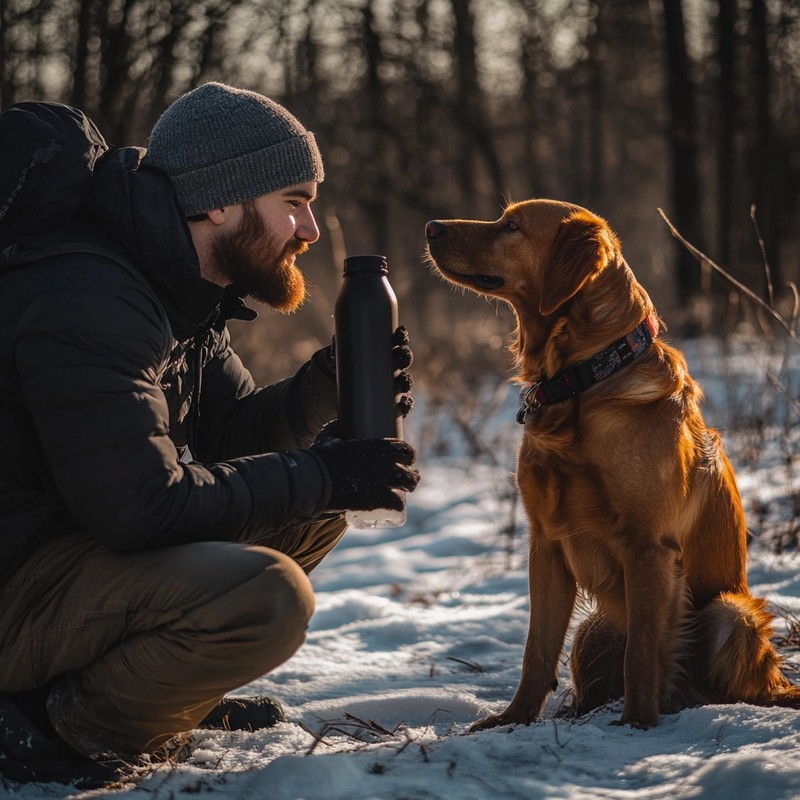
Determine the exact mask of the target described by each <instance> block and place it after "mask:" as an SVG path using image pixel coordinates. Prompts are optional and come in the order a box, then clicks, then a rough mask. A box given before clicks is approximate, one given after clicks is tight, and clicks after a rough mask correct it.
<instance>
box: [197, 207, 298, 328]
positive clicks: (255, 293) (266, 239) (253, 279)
mask: <svg viewBox="0 0 800 800" xmlns="http://www.w3.org/2000/svg"><path fill="white" fill-rule="evenodd" d="M243 209H244V213H243V216H242V221H241V222H240V223H239V227H238V228H237V229H236V230H235V231H232V232H230V233H223V234H220V235H219V236H218V237H217V238H216V239H215V240H214V242H213V244H212V251H211V255H212V258H213V259H214V264H215V266H216V268H217V271H218V272H219V274H220V276H221V277H223V278H225V279H226V280H227V281H229V282H230V283H232V284H233V286H234V288H235V290H236V292H237V294H239V295H240V296H242V297H244V296H245V295H249V296H250V297H252V298H253V299H254V300H258V301H259V302H261V303H266V304H267V305H270V306H272V307H273V308H275V309H277V310H278V311H282V312H284V313H287V314H288V313H290V312H292V311H296V310H297V309H298V308H299V307H300V306H301V305H302V304H303V301H304V300H305V298H306V284H305V279H304V278H303V273H302V272H301V271H300V270H299V269H298V268H297V267H296V266H295V265H294V259H293V256H294V255H299V254H300V253H305V251H306V250H308V243H307V242H304V241H302V240H300V239H290V240H289V241H288V242H286V244H285V245H281V243H280V242H279V241H278V239H277V237H275V236H274V235H272V234H271V233H270V232H269V231H268V230H267V227H266V225H265V224H264V221H263V220H262V219H261V217H260V216H259V214H258V212H257V211H256V208H255V204H254V203H253V202H252V201H248V202H246V203H244V204H243Z"/></svg>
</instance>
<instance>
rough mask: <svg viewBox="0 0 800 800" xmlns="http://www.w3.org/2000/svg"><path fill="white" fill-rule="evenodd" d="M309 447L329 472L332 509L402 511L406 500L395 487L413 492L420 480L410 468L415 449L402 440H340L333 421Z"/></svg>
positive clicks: (416, 473) (330, 506)
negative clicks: (389, 509)
mask: <svg viewBox="0 0 800 800" xmlns="http://www.w3.org/2000/svg"><path fill="white" fill-rule="evenodd" d="M309 449H310V451H311V452H312V453H314V454H316V455H317V456H319V458H320V460H321V461H322V463H323V464H325V467H326V468H327V470H328V474H329V475H330V478H331V499H330V501H329V502H328V508H329V509H330V510H332V511H347V510H351V509H352V510H355V509H358V510H364V511H370V510H372V509H374V508H393V509H396V510H398V511H400V510H401V509H402V507H403V502H402V499H401V498H400V497H399V496H398V495H397V494H396V493H395V491H394V490H399V491H403V492H413V491H414V489H415V488H416V486H417V483H419V472H418V471H417V470H415V469H411V468H410V465H411V464H413V463H414V461H415V460H416V453H415V452H414V448H413V447H411V445H410V444H408V443H406V442H404V441H401V440H400V439H340V438H339V436H338V422H337V421H336V420H334V421H333V422H331V423H329V424H328V425H326V426H325V427H324V428H323V429H322V431H320V433H319V435H318V436H317V438H316V439H315V440H314V443H313V444H312V445H311V447H310V448H309Z"/></svg>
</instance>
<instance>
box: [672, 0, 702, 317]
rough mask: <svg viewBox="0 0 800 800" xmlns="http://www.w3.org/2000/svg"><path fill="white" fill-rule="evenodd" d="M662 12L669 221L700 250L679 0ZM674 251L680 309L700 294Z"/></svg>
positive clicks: (694, 276)
mask: <svg viewBox="0 0 800 800" xmlns="http://www.w3.org/2000/svg"><path fill="white" fill-rule="evenodd" d="M663 9H664V33H665V43H666V57H667V105H668V108H669V124H668V131H669V133H668V135H669V144H670V154H671V165H670V171H671V199H672V208H671V209H670V213H669V216H670V218H671V219H672V220H673V221H674V222H675V226H676V227H677V228H678V230H679V231H680V232H681V233H682V234H683V235H684V236H685V237H686V238H687V239H688V240H689V241H690V242H691V243H692V244H694V245H695V246H697V247H699V248H700V249H703V242H702V241H701V240H700V230H701V226H700V224H699V219H700V204H699V197H698V172H697V130H696V127H697V125H696V115H695V105H694V97H695V92H694V86H693V84H692V79H691V73H690V66H689V56H688V53H687V49H686V32H685V28H684V18H683V5H682V0H663ZM674 247H675V266H676V273H677V290H678V301H679V302H680V303H681V304H685V303H686V302H687V301H688V300H689V298H690V297H691V296H692V295H693V294H696V293H698V292H699V291H700V265H699V264H698V263H697V262H696V260H695V258H694V256H692V255H691V253H689V252H688V250H686V248H685V247H683V245H681V244H680V242H675V245H674Z"/></svg>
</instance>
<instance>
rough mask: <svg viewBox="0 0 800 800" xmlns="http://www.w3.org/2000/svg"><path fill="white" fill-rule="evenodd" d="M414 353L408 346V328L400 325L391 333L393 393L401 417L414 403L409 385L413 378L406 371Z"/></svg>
mask: <svg viewBox="0 0 800 800" xmlns="http://www.w3.org/2000/svg"><path fill="white" fill-rule="evenodd" d="M413 360H414V354H413V353H412V352H411V347H410V346H409V338H408V329H407V328H406V326H405V325H401V326H400V327H399V328H398V329H397V330H396V331H395V332H394V334H393V335H392V366H393V367H394V369H395V376H394V393H395V395H399V397H398V398H397V402H396V403H395V405H396V406H397V411H398V413H399V415H400V416H401V417H407V416H408V414H409V412H410V411H411V408H412V407H413V405H414V398H413V397H412V396H411V387H412V386H413V385H414V380H413V379H412V377H411V374H410V373H409V372H408V368H409V367H410V366H411V362H412V361H413Z"/></svg>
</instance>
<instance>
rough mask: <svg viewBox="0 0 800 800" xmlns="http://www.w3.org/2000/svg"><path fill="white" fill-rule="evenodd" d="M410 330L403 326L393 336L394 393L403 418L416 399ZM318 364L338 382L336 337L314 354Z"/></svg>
mask: <svg viewBox="0 0 800 800" xmlns="http://www.w3.org/2000/svg"><path fill="white" fill-rule="evenodd" d="M408 343H409V338H408V329H407V328H406V327H405V325H401V326H400V327H399V328H397V330H396V331H395V332H394V333H393V334H392V366H393V367H394V371H395V376H394V393H395V395H399V396H398V397H397V402H396V403H395V405H396V407H397V413H398V415H399V416H401V417H407V416H408V414H409V412H410V411H411V408H412V406H413V405H414V398H413V397H412V396H411V387H412V385H413V384H414V381H413V379H412V378H411V375H410V374H409V372H408V368H409V367H410V366H411V362H412V361H413V360H414V354H413V353H412V352H411V347H409V344H408ZM314 358H315V359H317V363H318V364H319V365H320V366H321V367H322V368H323V369H324V370H325V372H326V373H327V374H328V375H329V376H330V377H332V378H333V379H334V380H336V337H335V336H334V338H333V339H331V343H330V344H329V345H328V346H327V347H323V348H322V350H318V351H317V352H316V353H315V354H314Z"/></svg>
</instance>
